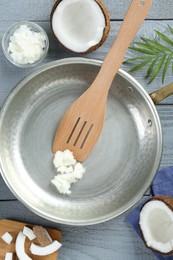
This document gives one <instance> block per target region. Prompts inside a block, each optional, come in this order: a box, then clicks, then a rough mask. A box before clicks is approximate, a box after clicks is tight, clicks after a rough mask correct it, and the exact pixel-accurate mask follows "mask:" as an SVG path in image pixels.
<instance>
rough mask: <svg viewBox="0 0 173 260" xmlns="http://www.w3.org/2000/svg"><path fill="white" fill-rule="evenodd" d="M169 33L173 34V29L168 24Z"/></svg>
mask: <svg viewBox="0 0 173 260" xmlns="http://www.w3.org/2000/svg"><path fill="white" fill-rule="evenodd" d="M168 29H169V31H170V32H171V33H172V34H173V28H172V27H171V26H170V25H169V24H168Z"/></svg>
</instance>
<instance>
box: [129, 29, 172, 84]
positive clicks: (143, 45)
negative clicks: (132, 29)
mask: <svg viewBox="0 0 173 260" xmlns="http://www.w3.org/2000/svg"><path fill="white" fill-rule="evenodd" d="M168 31H169V32H170V33H171V34H173V28H172V27H171V26H170V25H168ZM155 33H156V34H157V36H158V40H152V39H149V38H146V37H141V38H140V39H141V41H137V42H134V43H133V45H132V46H130V47H129V49H130V50H133V51H134V52H137V53H138V56H136V57H133V58H130V59H127V60H125V62H133V61H136V62H139V63H138V64H137V65H136V64H135V66H134V67H133V68H132V69H131V70H129V72H135V71H137V70H140V69H142V68H143V67H145V66H146V65H148V68H147V71H146V77H147V78H149V82H148V84H150V83H151V82H152V81H153V80H154V79H155V78H156V76H157V75H158V74H159V73H160V71H161V70H162V83H163V82H164V80H165V76H166V73H167V71H168V68H169V66H171V67H172V74H173V41H172V39H170V38H169V37H168V36H166V35H164V34H163V33H161V32H159V31H157V30H155ZM139 54H141V55H139Z"/></svg>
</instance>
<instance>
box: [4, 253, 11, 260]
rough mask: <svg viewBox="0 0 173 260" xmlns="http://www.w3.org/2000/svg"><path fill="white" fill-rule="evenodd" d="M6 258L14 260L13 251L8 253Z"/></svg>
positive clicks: (6, 259)
mask: <svg viewBox="0 0 173 260" xmlns="http://www.w3.org/2000/svg"><path fill="white" fill-rule="evenodd" d="M5 260H13V253H10V252H8V253H6V254H5Z"/></svg>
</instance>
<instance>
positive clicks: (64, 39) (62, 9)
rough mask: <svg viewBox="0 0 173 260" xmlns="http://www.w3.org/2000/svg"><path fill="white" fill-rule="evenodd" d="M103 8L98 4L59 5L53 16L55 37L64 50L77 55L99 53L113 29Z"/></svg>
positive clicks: (68, 1) (70, 0)
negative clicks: (100, 46)
mask: <svg viewBox="0 0 173 260" xmlns="http://www.w3.org/2000/svg"><path fill="white" fill-rule="evenodd" d="M101 6H102V7H101ZM101 6H100V5H99V4H98V2H97V1H95V0H85V1H84V0H62V1H58V2H57V3H55V6H54V7H53V9H52V13H51V27H52V31H53V34H54V36H55V37H56V38H57V39H58V41H59V42H60V43H61V44H62V45H63V46H64V47H66V48H67V49H69V50H71V51H74V52H77V53H85V52H88V50H93V49H96V48H97V47H98V46H99V45H101V44H102V42H103V41H104V40H105V38H106V37H107V34H108V31H109V28H108V27H110V24H109V18H108V13H107V10H106V9H105V7H104V6H103V4H101ZM104 10H105V12H104ZM107 23H108V24H107ZM104 34H106V35H104Z"/></svg>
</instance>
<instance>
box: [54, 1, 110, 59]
mask: <svg viewBox="0 0 173 260" xmlns="http://www.w3.org/2000/svg"><path fill="white" fill-rule="evenodd" d="M61 1H63V0H57V1H56V2H55V3H54V5H53V7H52V10H51V14H50V26H51V31H52V34H53V36H54V37H55V39H56V40H57V41H58V43H59V44H60V45H61V46H63V47H64V48H65V49H66V50H70V49H68V48H67V47H66V46H64V45H63V44H62V43H61V41H60V40H59V39H58V38H57V37H56V35H55V34H54V31H53V28H52V17H53V14H54V11H55V10H56V8H57V6H58V5H59V3H60V2H61ZM94 1H95V2H96V3H97V4H98V5H99V6H100V8H101V10H102V12H103V15H104V17H105V28H104V31H103V36H102V39H101V40H100V42H99V43H98V44H96V45H93V46H92V47H90V48H89V49H88V50H87V51H85V52H74V51H72V50H70V51H72V52H74V53H80V54H86V53H89V52H92V51H95V50H96V49H97V48H99V47H100V46H101V45H102V44H103V42H104V41H105V40H106V38H107V37H108V34H109V31H110V15H109V12H108V10H107V9H106V7H105V5H104V4H103V2H102V1H101V0H94Z"/></svg>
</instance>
